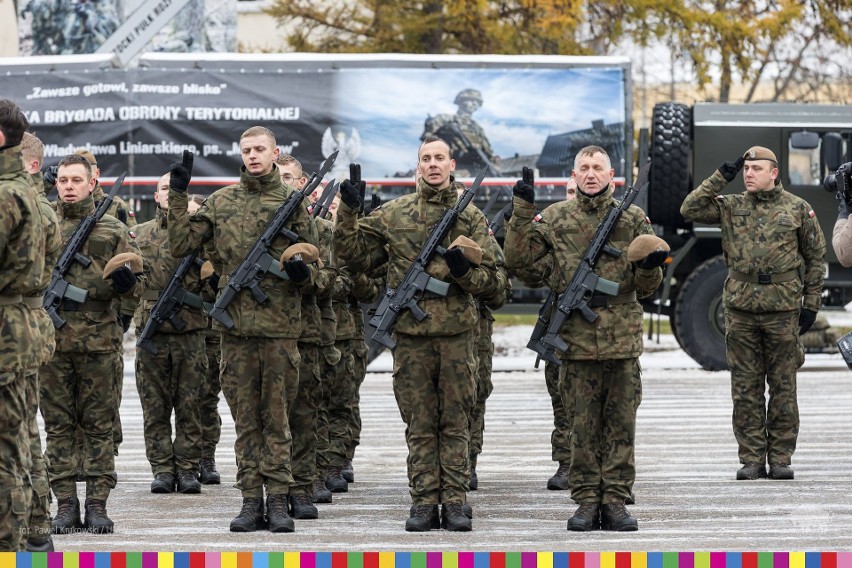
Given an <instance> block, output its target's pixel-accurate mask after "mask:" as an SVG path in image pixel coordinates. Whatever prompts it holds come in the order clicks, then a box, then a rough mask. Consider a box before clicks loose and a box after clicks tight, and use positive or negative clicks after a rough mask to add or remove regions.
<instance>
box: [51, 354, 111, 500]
mask: <svg viewBox="0 0 852 568" xmlns="http://www.w3.org/2000/svg"><path fill="white" fill-rule="evenodd" d="M120 357H121V353H119V352H118V351H113V352H109V351H107V352H92V353H72V352H63V351H57V352H56V353H54V354H53V358H52V359H51V360H50V362H49V363H47V364H45V365H44V366H42V367H41V369H40V370H39V397H40V402H41V416H42V418H43V419H44V430H45V432H46V434H47V449H46V454H47V467H48V472H49V474H50V488H51V489H52V490H53V494H54V495H56V497H57V499H64V498H66V497H73V496H76V495H77V489H76V483H75V482H76V479H77V475H78V473H79V474H80V475H82V477H84V478H85V480H86V497H88V498H92V499H102V500H106V499H107V497H109V492H110V490H111V489H112V488H113V487H115V484H116V481H117V479H118V477H117V475H116V472H115V442H114V440H113V425H114V423H115V414H116V413H117V412H118V406H117V399H116V396H115V385H116V383H117V379H116V378H115V373H116V372H117V370H118V369H119V368H121V367H120V366H119V365H118V364H117V363H116V359H118V358H120ZM78 427H79V428H81V429H82V432H83V447H82V449H80V448H78V446H77V439H76V430H77V428H78Z"/></svg>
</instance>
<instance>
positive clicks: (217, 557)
mask: <svg viewBox="0 0 852 568" xmlns="http://www.w3.org/2000/svg"><path fill="white" fill-rule="evenodd" d="M0 568H852V552H47V553H45V552H35V553H29V552H18V553H15V552H0Z"/></svg>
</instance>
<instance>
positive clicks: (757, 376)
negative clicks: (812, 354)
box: [680, 146, 825, 480]
mask: <svg viewBox="0 0 852 568" xmlns="http://www.w3.org/2000/svg"><path fill="white" fill-rule="evenodd" d="M741 169H742V170H743V180H744V182H745V187H746V191H745V192H743V193H736V194H732V195H719V194H720V193H721V192H722V190H724V189H725V187H726V186H727V185H728V184H729V183H730V182H732V181H733V180H734V178H735V177H736V176H737V174H738V173H739V171H740V170H741ZM680 212H681V214H683V216H684V217H686V218H687V219H689V220H690V221H695V222H700V223H707V224H711V225H719V226H721V229H722V251H723V254H724V257H725V263H726V264H727V265H728V270H729V271H728V278H727V280H726V281H725V287H724V292H723V301H724V304H725V330H726V332H725V343H726V345H727V356H728V366H729V367H730V369H731V393H732V396H733V400H734V415H733V425H734V436H735V437H736V439H737V443H738V445H739V458H740V462H741V463H742V464H743V467H742V468H741V469H740V470H738V471H737V479H740V480H750V479H759V478H766V477H767V471H766V464H767V462H768V463H769V472H768V477H770V478H771V479H793V470H792V469H791V468H790V461H791V458H792V456H793V452H794V451H795V450H796V439H797V437H798V433H799V408H798V402H797V400H796V370H797V369H798V368H799V367H801V366H802V363H804V361H805V354H804V348H803V347H802V343H801V341H800V339H799V336H800V335H802V334H803V333H805V332H806V331H808V329H810V327H811V326H812V325H813V323H814V321H815V320H816V316H817V311H818V310H819V307H820V296H821V294H822V287H823V278H824V277H825V238H824V237H823V234H822V229H820V226H819V222H818V221H817V218H816V215H815V214H814V211H813V209H812V208H811V206H810V205H808V203H807V202H805V201H804V200H802V199H800V198H798V197H796V196H794V195H792V194H791V193H789V192H787V191H785V190H784V187H783V186H782V185H781V181H780V179H779V172H778V160H777V158H776V157H775V153H774V152H772V150H770V149H768V148H764V147H762V146H754V147H752V148H749V149H748V150H747V151H746V153H745V154H743V155H742V156H741V157H739V158H737V159H736V160H735V161H730V162H725V163H723V164H722V165H721V166H719V169H718V170H717V171H716V172H714V173H713V175H712V176H710V177H709V178H707V179H706V180H704V182H703V183H702V184H701V185H700V186H699V187H698V188H697V189H695V190H694V191H693V192H692V193H690V194H689V195H688V196H687V197H686V199H684V201H683V205H681V208H680ZM766 383H768V384H769V405H768V407H767V405H766V401H765V398H764V393H765V390H766Z"/></svg>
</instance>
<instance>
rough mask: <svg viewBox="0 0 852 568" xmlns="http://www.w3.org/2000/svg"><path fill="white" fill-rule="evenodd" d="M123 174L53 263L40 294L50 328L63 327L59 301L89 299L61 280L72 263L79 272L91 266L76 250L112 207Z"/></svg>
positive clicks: (78, 301)
mask: <svg viewBox="0 0 852 568" xmlns="http://www.w3.org/2000/svg"><path fill="white" fill-rule="evenodd" d="M126 173H127V172H125V173H123V174H121V175H120V176H119V177H118V179H117V180H115V183H114V184H113V185H112V189H111V190H110V192H109V193H108V194H106V195H105V196H104V198H103V199H101V201H100V202H99V203H98V205H97V207H96V208H95V212H94V213H92V214H91V215H87V216H86V217H85V218H84V219H83V220H82V221H80V224H79V225H77V228H76V229H74V232H73V233H71V238H70V239H68V244H66V245H65V248H64V249H63V250H62V255H61V256H60V257H59V260H58V261H57V262H56V266H54V267H53V272H52V273H51V275H50V284H49V285H48V286H47V290H46V291H45V293H44V304H43V306H44V309H45V310H47V315H49V316H50V319H51V320H52V321H53V327H55V328H56V329H62V326H63V325H65V320H64V319H62V317H61V316H60V315H59V311H58V310H59V307H60V306H61V305H62V302H63V300H72V301H74V302H77V303H78V304H82V303H84V302H85V301H86V298H87V297H88V296H89V291H88V290H84V289H82V288H78V287H77V286H74V285H72V284H70V283H69V282H68V280H66V279H65V277H66V276H67V275H68V271H69V270H71V266H72V265H73V264H74V263H75V262H77V263H79V264H81V265H82V266H83V268H88V267H89V265H90V264H92V261H91V260H89V259H88V258H86V257H85V256H83V255H82V254H80V250H81V249H82V248H83V245H84V244H86V239H88V238H89V235H90V234H91V233H92V230H93V229H94V228H95V225H96V224H97V222H98V221H100V220H101V218H102V217H103V216H104V215H105V214H106V212H107V209H109V207H110V205H112V200H113V198H115V194H116V193H118V189H119V188H120V187H121V184H122V182H123V181H124V176H125V175H126Z"/></svg>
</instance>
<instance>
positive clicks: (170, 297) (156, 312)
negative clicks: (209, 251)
mask: <svg viewBox="0 0 852 568" xmlns="http://www.w3.org/2000/svg"><path fill="white" fill-rule="evenodd" d="M201 264H202V262H201V259H200V258H198V253H192V254H190V255H187V256H185V257H183V260H181V261H180V264H178V266H177V268H176V269H175V271H174V272H173V273H172V276H171V278H170V279H169V283H168V284H166V287H165V288H163V291H162V292H160V295H159V297H158V298H157V302H156V303H155V304H154V307H153V308H151V313H150V314H149V315H148V321H147V322H145V327H144V328H142V333H141V334H139V337H138V338H137V339H136V345H137V347H141V348H142V349H144V350H145V351H148V352H149V353H151V354H152V355H156V354H157V353H159V351H160V350H159V349H157V346H156V345H154V342H153V341H152V340H151V338H152V337H154V334H155V333H157V330H158V329H160V326H161V325H163V322H164V321H166V320H168V321H169V322H170V323H171V324H172V327H173V328H175V329H176V330H178V331H181V330H182V329H183V328H185V327H186V322H184V321H183V320H182V319H180V316H178V311H179V310H180V308H181V307H182V306H184V305H186V306H190V307H192V308H196V309H199V310H200V309H201V308H209V307H210V304H207V303H206V302H203V301H202V300H201V297H200V296H198V295H197V294H193V293H192V292H188V291H187V290H186V288H184V287H183V279H184V277H185V276H186V274H187V272H189V269H190V268H192V267H193V266H200V265H201Z"/></svg>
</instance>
